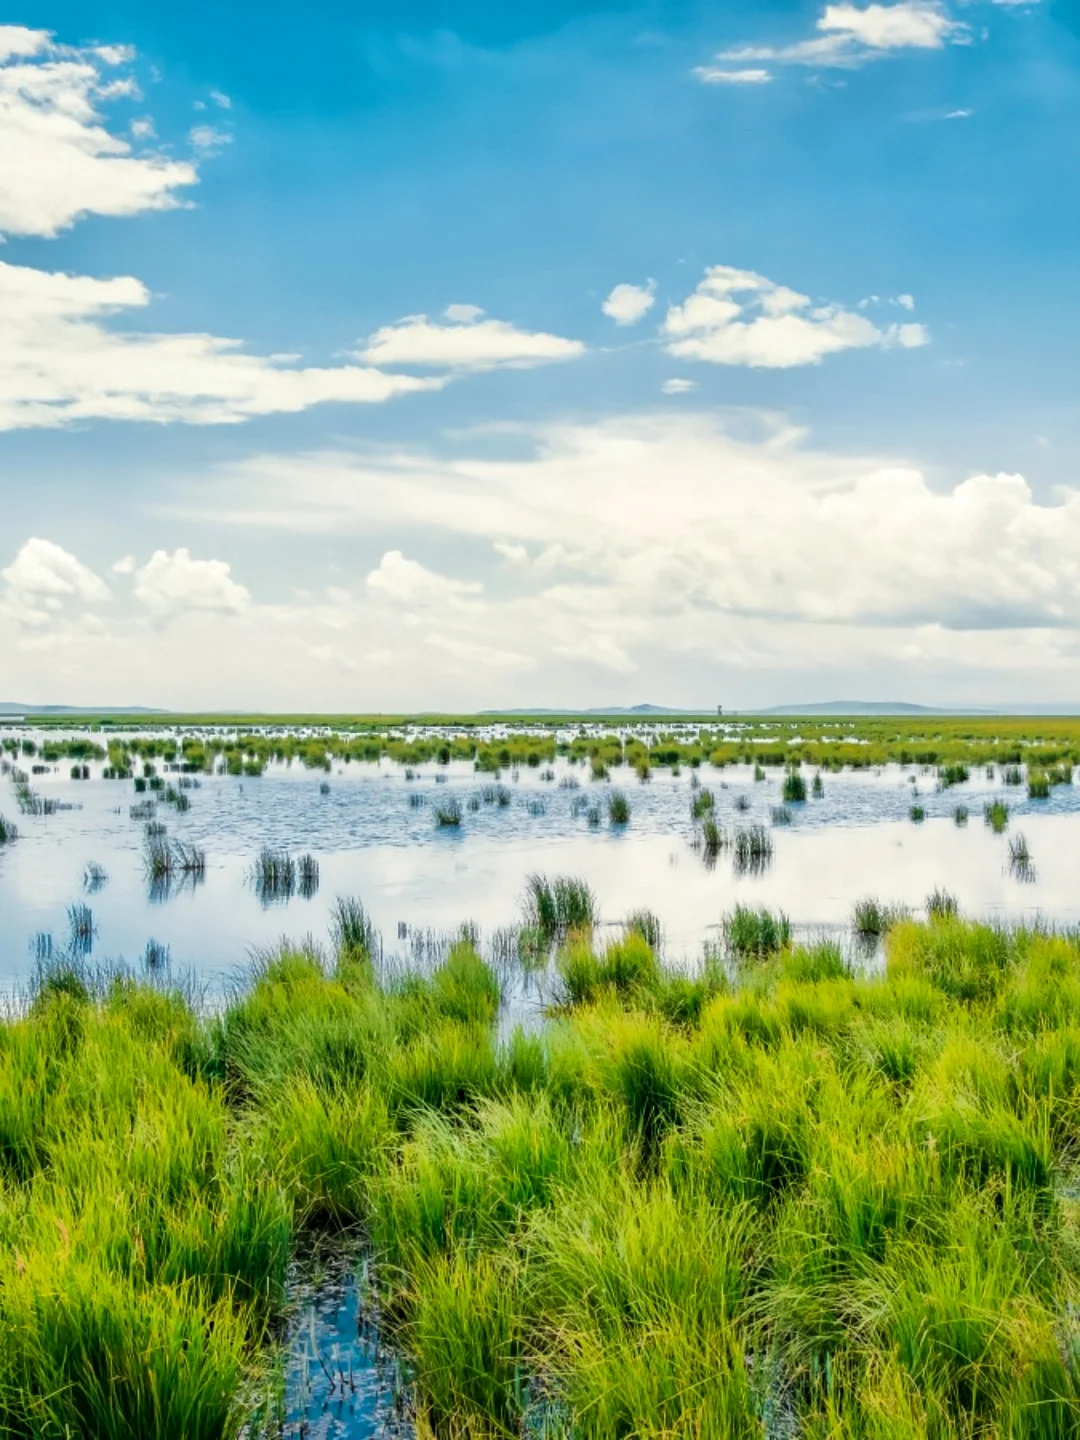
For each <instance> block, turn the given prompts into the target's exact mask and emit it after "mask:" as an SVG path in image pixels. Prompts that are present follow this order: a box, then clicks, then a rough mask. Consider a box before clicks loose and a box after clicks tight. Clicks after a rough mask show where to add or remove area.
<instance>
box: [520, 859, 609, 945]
mask: <svg viewBox="0 0 1080 1440" xmlns="http://www.w3.org/2000/svg"><path fill="white" fill-rule="evenodd" d="M524 910H525V923H526V924H527V925H530V926H532V927H534V928H535V929H536V930H537V931H539V932H540V934H542V935H544V936H545V937H547V938H549V939H555V938H557V937H559V936H561V935H565V934H567V933H568V932H569V931H571V930H591V929H592V927H593V925H595V923H596V920H597V915H598V911H597V905H596V897H595V896H594V895H593V892H592V890H591V889H590V888H589V886H588V885H587V884H586V882H585V881H584V880H580V879H578V878H577V877H576V876H571V875H557V876H555V878H554V879H552V880H549V879H548V878H547V876H546V875H535V874H534V875H530V876H529V878H528V880H527V881H526V888H525V906H524Z"/></svg>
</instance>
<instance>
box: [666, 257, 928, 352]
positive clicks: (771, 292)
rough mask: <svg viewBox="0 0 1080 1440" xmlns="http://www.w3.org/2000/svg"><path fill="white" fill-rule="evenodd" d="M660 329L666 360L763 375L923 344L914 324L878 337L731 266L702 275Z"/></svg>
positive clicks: (847, 316)
mask: <svg viewBox="0 0 1080 1440" xmlns="http://www.w3.org/2000/svg"><path fill="white" fill-rule="evenodd" d="M663 330H664V336H665V340H666V348H667V351H668V354H670V355H677V356H679V357H680V358H682V359H687V360H704V361H708V362H710V363H711V364H714V365H748V366H752V367H759V368H769V369H787V368H790V367H792V366H797V365H817V364H819V363H820V362H821V361H822V360H823V359H824V358H825V357H826V356H827V355H833V354H836V353H837V352H838V351H841V350H852V349H867V348H869V347H883V346H890V345H899V346H902V347H904V348H913V347H916V346H919V345H924V344H926V343H927V341H928V339H929V335H928V333H927V331H926V330H925V328H924V327H923V326H921V325H917V324H907V325H896V326H889V327H888V328H887V329H885V330H882V329H879V328H878V326H876V325H875V324H874V323H873V322H872V321H871V320H868V319H867V318H866V316H865V315H857V314H855V313H854V312H852V311H850V310H845V309H843V308H842V307H841V306H839V305H832V304H828V305H815V304H814V303H813V301H812V300H811V299H810V297H809V296H808V295H800V294H799V292H798V291H797V290H791V289H789V288H788V287H787V286H786V285H778V284H776V283H775V282H774V281H772V280H768V279H766V277H765V276H764V275H757V274H755V273H754V272H753V271H751V270H738V269H736V268H734V267H733V266H731V265H714V266H712V267H711V268H710V269H709V270H707V271H706V273H705V278H704V280H702V282H701V283H700V285H698V287H697V289H696V290H695V291H694V293H693V295H691V296H690V297H689V299H687V300H686V301H684V303H683V304H681V305H673V306H672V307H671V308H670V309H669V310H668V312H667V316H666V317H665V320H664V327H663Z"/></svg>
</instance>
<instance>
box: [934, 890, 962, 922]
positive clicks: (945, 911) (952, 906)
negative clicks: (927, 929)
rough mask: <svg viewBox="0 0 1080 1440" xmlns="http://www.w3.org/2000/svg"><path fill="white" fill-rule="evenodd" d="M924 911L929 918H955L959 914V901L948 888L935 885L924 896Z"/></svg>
mask: <svg viewBox="0 0 1080 1440" xmlns="http://www.w3.org/2000/svg"><path fill="white" fill-rule="evenodd" d="M926 913H927V915H928V916H929V917H930V919H931V920H955V919H956V917H957V916H958V915H959V914H960V902H959V900H957V898H956V896H955V895H951V894H950V893H949V891H948V890H942V889H941V887H940V886H936V887H935V888H934V889H933V890H932V891H931V892H930V894H929V895H928V896H927V897H926Z"/></svg>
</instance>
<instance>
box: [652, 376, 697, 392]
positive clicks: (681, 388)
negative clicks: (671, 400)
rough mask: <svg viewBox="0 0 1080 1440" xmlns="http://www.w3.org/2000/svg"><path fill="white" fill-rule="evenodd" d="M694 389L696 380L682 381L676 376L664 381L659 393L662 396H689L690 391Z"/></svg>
mask: <svg viewBox="0 0 1080 1440" xmlns="http://www.w3.org/2000/svg"><path fill="white" fill-rule="evenodd" d="M696 389H697V381H696V380H684V379H683V378H682V377H681V376H678V375H676V376H673V378H672V379H670V380H665V381H664V383H663V384H662V385H661V386H660V393H661V394H662V395H689V393H690V391H691V390H696Z"/></svg>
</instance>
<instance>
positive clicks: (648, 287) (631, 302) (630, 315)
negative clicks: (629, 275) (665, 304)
mask: <svg viewBox="0 0 1080 1440" xmlns="http://www.w3.org/2000/svg"><path fill="white" fill-rule="evenodd" d="M655 303H656V281H655V280H650V281H648V283H647V284H645V285H616V286H615V288H614V289H613V290H612V292H611V294H610V295H609V296H608V297H607V299H606V300H605V301H604V303H603V305H602V306H601V309H602V310H603V312H604V314H605V315H607V316H609V317H610V318H611V319H612V320H614V321H615V323H616V325H636V324H637V322H638V321H639V320H642V319H644V317H645V316H646V315H647V314H648V313H649V311H650V310H651V309H652V307H653V305H654V304H655Z"/></svg>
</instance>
